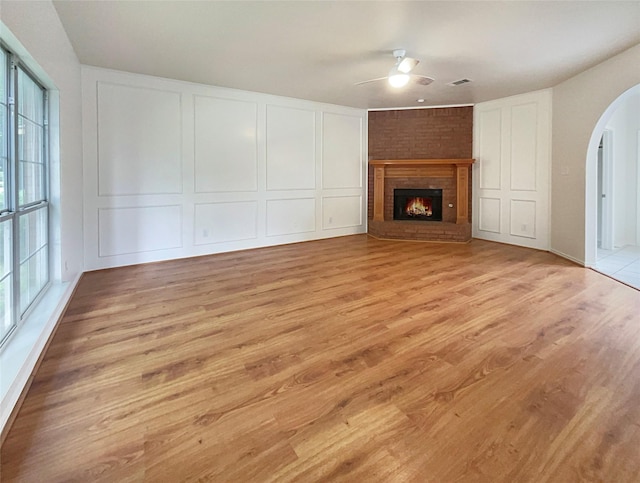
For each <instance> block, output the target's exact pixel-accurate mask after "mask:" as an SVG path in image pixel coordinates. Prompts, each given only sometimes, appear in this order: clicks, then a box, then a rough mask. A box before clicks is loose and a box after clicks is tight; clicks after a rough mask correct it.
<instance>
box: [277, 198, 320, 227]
mask: <svg viewBox="0 0 640 483" xmlns="http://www.w3.org/2000/svg"><path fill="white" fill-rule="evenodd" d="M315 229H316V200H315V198H299V199H293V200H268V201H267V236H276V235H290V234H293V233H305V232H311V231H315Z"/></svg>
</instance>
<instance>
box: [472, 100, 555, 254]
mask: <svg viewBox="0 0 640 483" xmlns="http://www.w3.org/2000/svg"><path fill="white" fill-rule="evenodd" d="M473 151H474V158H475V159H476V162H475V164H474V165H473V200H472V201H473V214H474V216H473V224H472V228H473V236H474V237H475V238H483V239H485V240H493V241H498V242H501V243H511V244H513V245H521V246H526V247H530V248H537V249H541V250H548V249H549V219H550V216H549V196H550V189H549V179H550V168H551V91H550V90H548V89H547V90H543V91H537V92H532V93H529V94H522V95H519V96H513V97H508V98H506V99H498V100H495V101H490V102H484V103H480V104H476V105H475V106H474V146H473Z"/></svg>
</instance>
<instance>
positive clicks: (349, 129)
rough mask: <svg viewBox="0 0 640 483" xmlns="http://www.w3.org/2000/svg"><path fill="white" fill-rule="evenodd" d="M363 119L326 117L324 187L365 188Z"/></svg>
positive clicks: (324, 118)
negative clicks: (363, 173)
mask: <svg viewBox="0 0 640 483" xmlns="http://www.w3.org/2000/svg"><path fill="white" fill-rule="evenodd" d="M362 124H363V123H362V118H361V117H359V116H347V115H343V114H331V113H328V114H324V115H323V116H322V187H323V188H325V189H327V188H360V187H362V169H363V165H362Z"/></svg>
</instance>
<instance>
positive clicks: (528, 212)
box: [510, 200, 536, 238]
mask: <svg viewBox="0 0 640 483" xmlns="http://www.w3.org/2000/svg"><path fill="white" fill-rule="evenodd" d="M510 226H511V234H512V235H514V236H523V237H526V238H535V237H536V202H535V201H534V200H511V223H510Z"/></svg>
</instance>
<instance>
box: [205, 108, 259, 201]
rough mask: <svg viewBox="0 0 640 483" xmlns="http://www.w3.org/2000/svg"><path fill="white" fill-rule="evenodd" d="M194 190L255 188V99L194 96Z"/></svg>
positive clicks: (249, 189)
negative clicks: (248, 100) (252, 100)
mask: <svg viewBox="0 0 640 483" xmlns="http://www.w3.org/2000/svg"><path fill="white" fill-rule="evenodd" d="M194 109H195V120H194V124H195V132H194V138H195V187H196V192H198V193H205V192H222V191H256V190H257V189H258V181H257V177H258V174H257V173H258V169H257V164H258V163H257V134H256V129H257V128H256V126H257V112H258V105H257V104H256V103H255V102H243V101H236V100H230V99H217V98H211V97H202V96H194Z"/></svg>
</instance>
